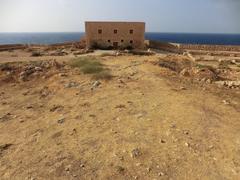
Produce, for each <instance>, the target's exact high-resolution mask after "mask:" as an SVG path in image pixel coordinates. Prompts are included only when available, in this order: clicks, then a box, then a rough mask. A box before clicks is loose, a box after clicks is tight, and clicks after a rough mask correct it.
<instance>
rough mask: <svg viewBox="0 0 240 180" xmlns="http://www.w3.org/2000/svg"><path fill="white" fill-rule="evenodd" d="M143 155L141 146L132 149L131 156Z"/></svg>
mask: <svg viewBox="0 0 240 180" xmlns="http://www.w3.org/2000/svg"><path fill="white" fill-rule="evenodd" d="M140 155H141V151H140V150H139V148H135V149H133V150H132V152H131V157H132V158H137V157H139V156H140Z"/></svg>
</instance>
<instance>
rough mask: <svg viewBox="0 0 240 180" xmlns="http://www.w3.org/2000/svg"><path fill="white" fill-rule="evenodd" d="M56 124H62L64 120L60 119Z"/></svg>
mask: <svg viewBox="0 0 240 180" xmlns="http://www.w3.org/2000/svg"><path fill="white" fill-rule="evenodd" d="M57 122H58V124H63V123H64V122H65V118H61V119H59V120H58V121H57Z"/></svg>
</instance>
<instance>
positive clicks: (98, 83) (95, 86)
mask: <svg viewBox="0 0 240 180" xmlns="http://www.w3.org/2000/svg"><path fill="white" fill-rule="evenodd" d="M100 85H101V82H100V81H95V82H94V83H93V85H92V87H91V90H93V89H95V88H97V87H98V86H100Z"/></svg>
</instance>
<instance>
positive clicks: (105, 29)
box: [85, 22, 145, 49]
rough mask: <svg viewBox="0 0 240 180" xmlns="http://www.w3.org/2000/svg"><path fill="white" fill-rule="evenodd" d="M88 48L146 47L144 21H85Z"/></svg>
mask: <svg viewBox="0 0 240 180" xmlns="http://www.w3.org/2000/svg"><path fill="white" fill-rule="evenodd" d="M85 31H86V45H87V48H106V49H108V48H113V49H118V48H134V49H143V48H144V40H145V38H144V35H145V23H144V22H85Z"/></svg>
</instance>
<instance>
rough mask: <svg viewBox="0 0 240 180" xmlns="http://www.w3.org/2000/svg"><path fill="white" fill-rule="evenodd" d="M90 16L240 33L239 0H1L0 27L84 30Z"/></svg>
mask: <svg viewBox="0 0 240 180" xmlns="http://www.w3.org/2000/svg"><path fill="white" fill-rule="evenodd" d="M86 20H117V21H119V20H120V21H121V20H126V21H145V22H146V24H147V31H150V32H199V33H240V0H0V32H79V31H84V21H86Z"/></svg>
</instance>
